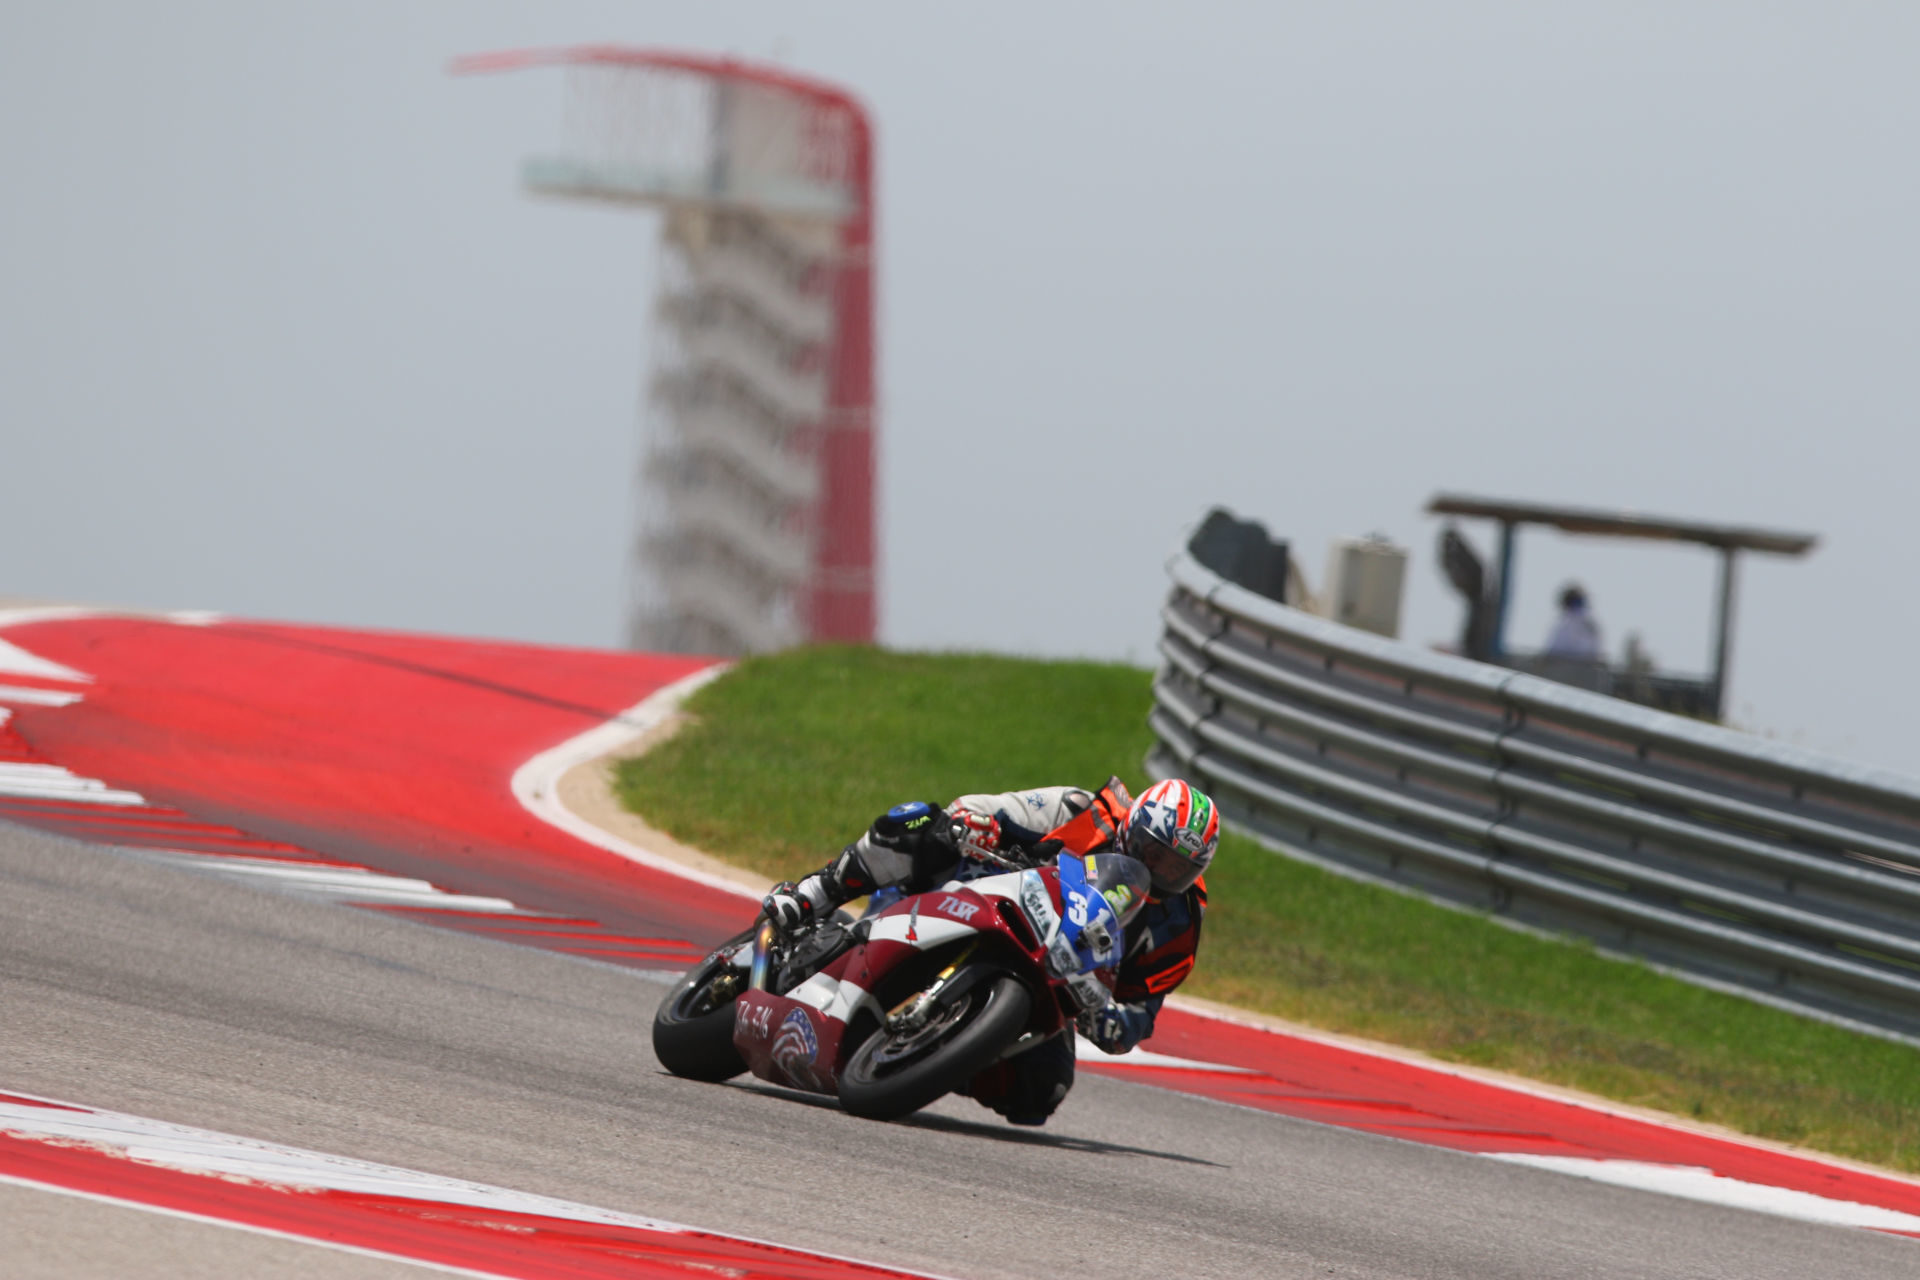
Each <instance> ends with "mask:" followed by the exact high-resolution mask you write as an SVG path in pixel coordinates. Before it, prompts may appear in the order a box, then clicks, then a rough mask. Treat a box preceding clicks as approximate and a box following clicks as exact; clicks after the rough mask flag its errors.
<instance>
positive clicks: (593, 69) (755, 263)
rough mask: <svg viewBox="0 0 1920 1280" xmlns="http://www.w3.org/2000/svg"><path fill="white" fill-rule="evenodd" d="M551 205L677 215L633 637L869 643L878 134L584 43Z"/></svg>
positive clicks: (547, 184) (543, 60)
mask: <svg viewBox="0 0 1920 1280" xmlns="http://www.w3.org/2000/svg"><path fill="white" fill-rule="evenodd" d="M548 66H559V67H562V68H564V70H565V73H566V76H567V109H566V112H565V121H564V126H563V131H562V132H563V137H562V141H561V143H560V145H559V146H558V148H557V149H556V150H555V151H554V152H552V153H550V154H543V155H537V156H534V157H533V158H531V159H529V160H527V161H526V162H525V164H524V166H523V169H522V177H523V180H524V182H525V184H526V185H527V187H528V188H529V189H531V190H533V191H536V192H540V193H542V194H548V195H560V196H567V197H572V198H578V199H590V200H600V201H612V202H614V203H618V204H625V205H632V206H646V207H650V208H657V209H660V210H662V211H663V215H664V216H663V217H662V219H661V232H660V244H661V270H660V280H659V286H658V289H659V293H658V300H657V305H656V307H655V310H654V339H653V347H654V355H653V369H652V374H651V377H650V378H649V380H648V388H647V413H646V417H647V418H648V419H649V422H650V424H651V429H650V430H649V432H648V439H647V446H646V449H645V450H644V457H643V459H642V462H641V468H640V475H639V478H638V493H639V519H638V521H637V527H636V533H635V537H634V543H633V547H632V559H631V563H632V595H631V609H630V613H629V623H628V642H629V643H630V644H632V645H633V646H634V647H636V648H643V649H652V650H666V651H680V652H700V653H752V652H759V651H763V650H767V649H776V648H781V647H783V646H786V645H790V644H796V643H800V642H804V641H854V642H868V641H871V640H872V639H873V634H874V613H875V609H874V558H875V556H874V553H875V545H874V500H873V487H874V431H875V427H876V420H875V412H874V332H873V330H874V305H873V271H874V266H873V235H874V209H873V130H872V126H871V124H870V122H869V120H868V117H867V113H866V110H865V109H864V108H863V107H862V106H861V105H860V103H859V102H858V101H857V100H856V99H855V98H854V97H853V96H852V95H851V94H849V93H848V92H847V91H846V90H844V89H841V88H839V87H837V86H835V85H831V84H826V83H824V82H821V81H818V80H813V79H810V78H807V77H804V76H798V75H794V74H792V73H790V72H787V71H783V70H779V69H777V68H772V67H765V66H757V65H752V64H749V63H744V62H739V61H736V60H734V59H731V58H714V57H706V56H701V55H694V54H683V53H667V52H660V51H654V50H641V49H622V48H613V47H605V46H588V47H582V48H573V49H561V50H549V51H528V52H517V53H502V54H486V55H481V56H478V57H472V58H466V59H462V60H461V61H460V62H458V63H457V64H455V70H456V71H469V72H477V71H506V70H517V69H522V68H528V67H548Z"/></svg>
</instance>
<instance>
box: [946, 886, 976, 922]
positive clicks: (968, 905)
mask: <svg viewBox="0 0 1920 1280" xmlns="http://www.w3.org/2000/svg"><path fill="white" fill-rule="evenodd" d="M938 909H939V910H940V911H943V912H945V913H946V914H948V915H950V916H952V917H953V918H954V919H955V920H965V921H967V922H969V923H971V922H972V920H973V916H974V913H975V912H976V911H978V910H980V904H979V903H977V902H962V901H961V900H960V899H959V898H956V897H954V896H953V895H952V894H950V893H949V894H944V895H942V896H941V898H940V906H939V908H938Z"/></svg>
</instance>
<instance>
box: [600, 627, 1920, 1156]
mask: <svg viewBox="0 0 1920 1280" xmlns="http://www.w3.org/2000/svg"><path fill="white" fill-rule="evenodd" d="M1148 679H1149V677H1148V674H1147V673H1146V672H1144V671H1141V670H1138V669H1136V668H1130V667H1121V666H1111V665H1101V664H1094V663H1064V662H1032V661H1024V660H1020V659H1013V658H1001V657H988V656H976V655H921V654H897V653H886V652H880V651H875V650H870V649H806V650H799V651H794V652H789V653H784V654H780V655H778V656H775V657H769V658H757V659H753V660H751V661H748V662H745V663H742V664H741V665H740V667H739V668H738V669H736V670H735V671H734V672H732V673H730V674H729V675H727V676H726V677H725V678H723V679H721V680H719V681H717V682H716V683H714V684H712V685H710V686H708V687H707V688H706V689H704V690H702V691H701V692H700V694H698V695H697V696H696V697H695V699H694V700H693V702H692V704H691V705H690V708H689V709H690V710H691V711H692V712H693V713H694V715H695V721H694V723H693V724H692V725H690V726H689V728H688V729H687V730H686V731H685V732H683V733H682V734H681V735H680V736H679V737H677V738H675V739H674V740H673V741H671V742H669V743H667V744H666V745H665V746H663V747H661V748H659V749H658V750H656V751H654V752H652V753H650V754H648V755H646V756H643V757H641V758H639V759H637V760H633V761H629V762H627V763H626V764H625V765H624V766H623V767H622V769H621V771H620V775H619V778H618V785H619V790H620V793H621V796H622V798H623V799H624V800H625V802H626V803H627V804H628V805H629V806H630V807H632V808H633V809H635V810H637V811H638V812H640V813H643V814H645V815H646V816H647V818H648V819H649V820H650V821H652V822H654V823H655V824H657V825H659V826H661V827H662V828H664V829H665V830H667V831H668V832H670V833H672V834H673V835H675V836H677V837H678V838H680V839H682V840H685V841H687V842H688V843H691V844H694V845H697V846H699V847H701V848H703V849H706V850H708V851H710V852H712V853H714V854H716V855H719V856H722V857H725V858H727V859H729V860H730V861H733V862H736V863H739V864H740V865H743V866H747V867H751V868H753V869H755V870H757V871H760V872H762V873H764V874H766V875H769V876H773V877H779V878H789V877H797V876H799V875H801V874H803V873H805V872H807V871H811V870H814V869H816V868H818V867H819V866H820V865H821V864H822V863H824V862H826V861H827V860H828V858H830V857H831V856H832V855H833V854H834V853H836V852H838V850H839V849H840V847H841V846H842V845H844V844H845V843H846V842H847V841H848V840H849V839H851V838H853V837H854V836H855V835H857V834H859V832H860V831H861V830H863V829H864V828H865V825H866V823H867V822H868V821H869V820H870V819H871V818H872V817H873V815H874V814H877V813H879V812H880V811H881V810H883V809H885V808H887V807H888V806H889V805H892V804H896V803H898V802H899V801H901V800H907V799H927V800H933V801H936V802H942V801H946V800H948V799H951V798H952V797H953V796H955V795H957V794H961V793H963V792H968V791H1000V790H1008V789H1013V788H1017V787H1026V786H1036V785H1044V784H1047V783H1053V782H1077V783H1080V784H1082V785H1087V786H1092V785H1097V784H1099V783H1100V782H1102V781H1104V780H1105V779H1106V777H1107V775H1108V774H1110V773H1118V774H1119V775H1120V776H1121V777H1122V778H1123V779H1125V780H1126V782H1127V784H1128V785H1129V786H1132V787H1136V788H1137V787H1138V786H1139V785H1141V784H1142V783H1143V782H1144V780H1145V779H1144V777H1143V776H1142V773H1141V768H1140V762H1141V759H1142V758H1143V757H1144V755H1145V754H1146V750H1147V747H1148V744H1149V741H1150V738H1149V735H1148V733H1147V730H1146V727H1145V716H1146V711H1147V706H1148V699H1149V694H1148ZM1207 884H1208V887H1209V889H1210V890H1211V905H1210V908H1209V910H1208V913H1207V926H1206V934H1205V938H1204V941H1203V943H1202V946H1201V950H1200V964H1199V966H1198V968H1197V969H1196V970H1195V973H1194V976H1193V977H1192V978H1190V979H1189V980H1188V981H1187V983H1186V985H1185V986H1184V987H1183V988H1182V990H1183V991H1184V992H1186V993H1188V994H1191V995H1198V996H1205V997H1208V998H1210V999H1214V1000H1219V1001H1223V1002H1225V1003H1228V1004H1234V1005H1239V1006H1241V1007H1243V1008H1248V1009H1256V1010H1260V1011H1262V1012H1266V1013H1272V1014H1277V1015H1279V1016H1281V1017H1286V1018H1293V1019H1297V1020H1299V1021H1301V1022H1306V1023H1311V1024H1313V1025H1315V1026H1320V1027H1324V1028H1327V1029H1329V1030H1334V1031H1344V1032H1349V1033H1354V1034H1358V1035H1365V1036H1372V1037H1375V1038H1378V1039H1382V1040H1389V1041H1393V1042H1395V1043H1398V1044H1403V1045H1409V1046H1412V1047H1414V1048H1419V1049H1424V1050H1427V1051H1429V1052H1431V1053H1433V1054H1435V1055H1437V1056H1439V1057H1442V1058H1448V1059H1452V1060H1455V1061H1459V1062H1467V1063H1473V1064H1476V1065H1480V1066H1487V1067H1496V1068H1500V1069H1502V1070H1507V1071H1515V1072H1519V1073H1521V1074H1524V1075H1528V1076H1532V1077H1534V1078H1536V1079H1540V1080H1547V1081H1552V1082H1555V1083H1559V1084H1566V1085H1571V1086H1574V1087H1576V1088H1581V1089H1587V1090H1591V1091H1592V1092H1594V1093H1598V1094H1602V1095H1605V1096H1607V1097H1610V1098H1615V1099H1618V1100H1620V1101H1623V1102H1630V1103H1635V1104H1638V1105H1642V1106H1650V1107H1657V1108H1660V1109H1661V1110H1665V1111H1670V1112H1675V1113H1678V1114H1681V1115H1686V1116H1691V1117H1695V1118H1698V1119H1701V1120H1706V1121H1711V1122H1714V1123H1718V1124H1724V1125H1728V1126H1730V1127H1732V1128H1736V1129H1740V1130H1743V1131H1745V1132H1747V1133H1752V1134H1756V1135H1759V1136H1762V1137H1768V1138H1775V1139H1779V1140H1782V1141H1788V1142H1796V1143H1802V1144H1804V1145H1807V1146H1811V1147H1816V1148H1819V1149H1821V1150H1824V1151H1830V1152H1834V1153H1836V1154H1840V1155H1846V1156H1851V1157H1854V1158H1856V1159H1861V1160H1869V1161H1873V1162H1875V1163H1878V1164H1884V1165H1889V1166H1891V1167H1894V1168H1898V1169H1904V1170H1908V1171H1913V1172H1920V1050H1915V1049H1913V1048H1910V1047H1907V1046H1904V1045H1898V1044H1892V1043H1889V1042H1887V1041H1883V1040H1877V1039H1874V1038H1873V1037H1870V1036H1862V1035H1858V1034H1856V1033H1853V1032H1848V1031H1844V1030H1841V1029H1839V1028H1836V1027H1830V1026H1827V1025H1825V1024H1823V1023H1819V1022H1814V1021H1812V1020H1809V1019H1805V1018H1799V1017H1795V1016H1794V1015H1792V1014H1788V1013H1783V1012H1781V1011H1779V1010H1775V1009H1769V1008H1766V1007H1764V1006H1762V1005H1757V1004H1754V1003H1752V1002H1750V1001H1745V1000H1740V999H1738V998H1735V997H1732V996H1726V995H1721V994H1719V993H1717V992H1712V991H1706V990H1703V989H1701V988H1698V987H1693V986H1690V985H1688V984H1687V983H1684V982H1681V981H1679V980H1677V979H1674V978H1669V977H1666V976H1664V975H1661V974H1658V973H1655V972H1653V971H1652V970H1650V969H1648V968H1646V967H1645V966H1642V965H1637V964H1633V963H1630V962H1623V961H1617V960H1611V959H1608V958H1606V957H1603V956H1599V955H1596V954H1595V953H1594V952H1593V950H1592V949H1591V948H1590V947H1587V946H1584V945H1582V944H1579V943H1563V942H1554V941H1549V940H1545V939H1541V938H1536V937H1533V936H1530V935H1527V934H1522V933H1517V932H1514V931H1513V930H1510V929H1506V928H1503V927H1501V926H1499V925H1497V924H1494V923H1492V922H1490V921H1488V920H1486V919H1483V918H1480V917H1478V916H1474V915H1469V914H1466V913H1462V912H1457V911H1449V910H1445V909H1442V908H1439V907H1435V906H1433V905H1431V904H1430V903H1427V902H1424V901H1422V900H1419V899H1415V898H1409V897H1405V896H1402V895H1400V894H1397V893H1393V892H1390V891H1388V890H1385V889H1380V888H1377V887H1374V886H1371V885H1364V884H1357V883H1355V882H1353V881H1350V880H1345V879H1342V878H1340V877H1338V876H1334V875H1330V874H1328V873H1326V872H1324V871H1321V870H1319V869H1318V868H1316V867H1311V866H1307V865H1304V864H1301V863H1297V862H1293V861H1291V860H1289V859H1286V858H1282V857H1279V856H1276V855H1274V854H1272V853H1270V852H1268V851H1267V850H1265V849H1263V848H1262V847H1260V846H1259V845H1257V844H1255V843H1253V842H1252V841H1250V840H1246V839H1241V838H1238V837H1234V836H1232V835H1229V836H1228V837H1227V838H1226V839H1225V840H1223V841H1222V842H1221V849H1220V856H1219V857H1218V859H1216V861H1215V863H1214V866H1213V869H1212V870H1211V871H1210V872H1209V873H1208V875H1207Z"/></svg>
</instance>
